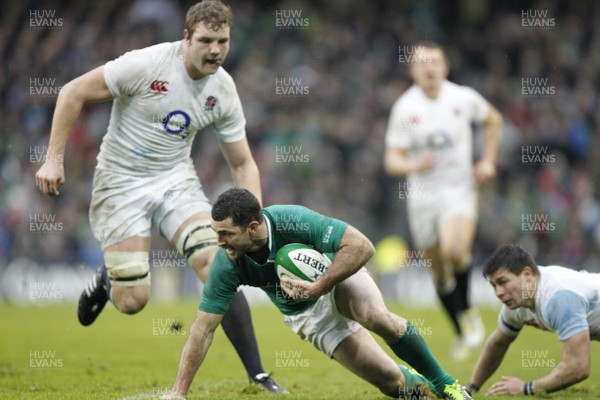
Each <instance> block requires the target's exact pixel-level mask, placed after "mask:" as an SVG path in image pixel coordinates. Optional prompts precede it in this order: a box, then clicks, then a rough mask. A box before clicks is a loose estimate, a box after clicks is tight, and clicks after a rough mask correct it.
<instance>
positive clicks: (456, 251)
mask: <svg viewBox="0 0 600 400" xmlns="http://www.w3.org/2000/svg"><path fill="white" fill-rule="evenodd" d="M442 257H443V259H444V260H445V261H446V262H449V263H450V264H452V265H453V266H455V267H461V266H463V265H464V263H465V260H466V259H467V254H466V253H465V251H464V250H463V249H461V248H458V247H452V248H450V249H445V250H444V251H443V253H442Z"/></svg>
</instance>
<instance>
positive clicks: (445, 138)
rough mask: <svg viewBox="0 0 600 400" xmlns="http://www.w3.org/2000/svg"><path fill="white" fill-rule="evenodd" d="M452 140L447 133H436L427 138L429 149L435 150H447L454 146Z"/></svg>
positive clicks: (440, 131)
mask: <svg viewBox="0 0 600 400" xmlns="http://www.w3.org/2000/svg"><path fill="white" fill-rule="evenodd" d="M453 144H454V143H452V138H451V137H450V135H449V134H448V132H446V131H442V130H439V131H434V132H432V133H430V134H429V136H428V137H427V147H428V148H430V149H433V150H441V149H447V148H450V147H452V146H453Z"/></svg>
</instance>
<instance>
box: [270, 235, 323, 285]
mask: <svg viewBox="0 0 600 400" xmlns="http://www.w3.org/2000/svg"><path fill="white" fill-rule="evenodd" d="M330 265H331V261H330V260H329V258H327V256H326V255H324V254H322V253H321V252H319V251H317V250H315V249H314V248H313V247H312V246H310V245H307V244H303V243H291V244H287V245H285V246H283V247H282V248H280V249H279V250H278V251H277V254H276V256H275V272H276V273H277V276H278V277H279V279H281V278H282V277H283V276H288V277H290V278H294V279H300V280H303V281H311V282H314V281H316V280H317V279H319V278H320V277H321V275H323V274H324V273H325V271H327V269H328V268H329V266H330Z"/></svg>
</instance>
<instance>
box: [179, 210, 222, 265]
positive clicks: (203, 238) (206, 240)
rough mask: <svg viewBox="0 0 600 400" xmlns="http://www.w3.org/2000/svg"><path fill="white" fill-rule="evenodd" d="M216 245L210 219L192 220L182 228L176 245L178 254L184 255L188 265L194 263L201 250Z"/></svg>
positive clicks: (215, 236) (215, 237) (215, 235)
mask: <svg viewBox="0 0 600 400" xmlns="http://www.w3.org/2000/svg"><path fill="white" fill-rule="evenodd" d="M216 245H217V234H216V233H215V231H213V230H212V227H211V226H210V220H209V219H204V220H198V221H192V222H190V223H189V224H188V225H187V226H186V227H185V228H183V230H182V231H181V234H180V235H179V239H177V245H176V247H177V251H179V254H181V255H182V256H184V257H185V258H186V259H187V260H188V262H189V263H190V265H194V260H195V259H196V258H197V257H198V255H199V254H200V253H201V252H203V251H205V250H208V249H209V248H210V247H211V246H216Z"/></svg>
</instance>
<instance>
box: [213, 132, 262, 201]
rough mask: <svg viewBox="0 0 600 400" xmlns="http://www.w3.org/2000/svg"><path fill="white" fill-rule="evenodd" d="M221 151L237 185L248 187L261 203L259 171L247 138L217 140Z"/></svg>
mask: <svg viewBox="0 0 600 400" xmlns="http://www.w3.org/2000/svg"><path fill="white" fill-rule="evenodd" d="M219 146H220V147H221V152H222V153H223V156H224V157H225V161H227V164H228V165H229V168H230V169H231V176H232V177H233V181H234V182H235V185H236V186H237V187H241V188H244V189H248V190H249V191H250V192H251V193H252V194H253V195H254V196H256V198H257V199H258V201H259V202H260V203H261V204H262V192H261V189H260V173H259V171H258V167H257V165H256V162H255V161H254V158H253V157H252V153H251V152H250V146H248V140H247V139H246V138H243V139H242V140H238V141H237V142H233V143H225V142H222V141H219Z"/></svg>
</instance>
